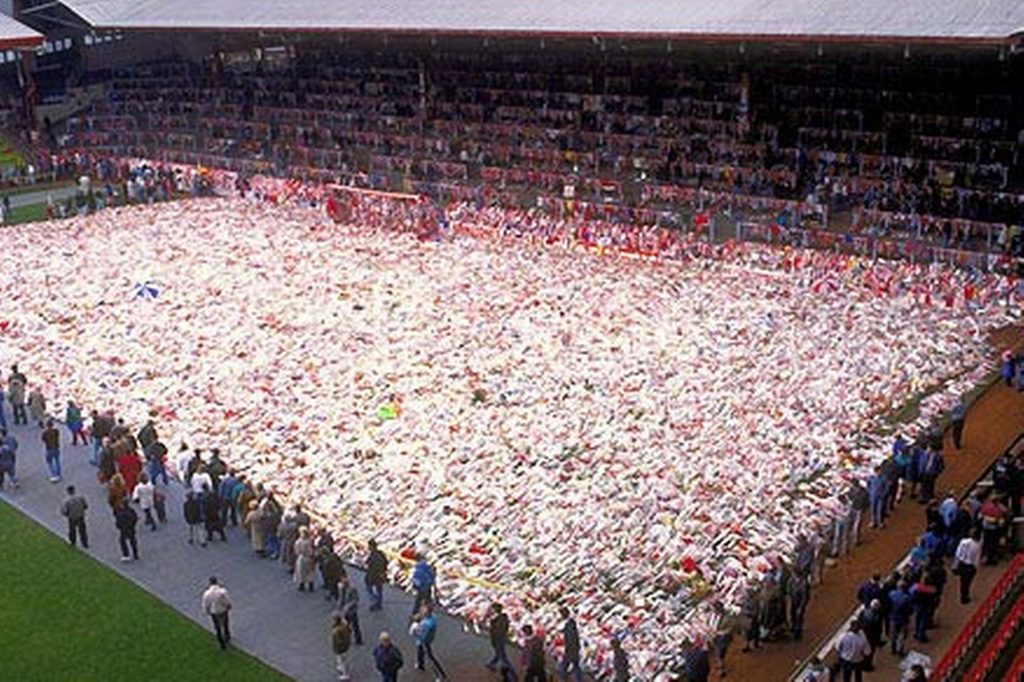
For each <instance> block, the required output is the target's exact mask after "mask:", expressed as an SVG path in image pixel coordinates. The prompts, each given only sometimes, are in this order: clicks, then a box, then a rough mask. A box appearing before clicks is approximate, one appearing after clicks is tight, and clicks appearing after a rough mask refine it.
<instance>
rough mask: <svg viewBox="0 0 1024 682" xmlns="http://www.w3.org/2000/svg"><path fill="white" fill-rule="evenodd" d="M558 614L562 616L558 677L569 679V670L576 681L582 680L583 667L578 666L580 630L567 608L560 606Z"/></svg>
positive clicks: (563, 679) (563, 680) (581, 681)
mask: <svg viewBox="0 0 1024 682" xmlns="http://www.w3.org/2000/svg"><path fill="white" fill-rule="evenodd" d="M559 615H561V616H562V642H563V644H562V646H563V648H564V651H563V653H562V660H561V661H559V662H558V679H560V680H562V682H565V680H568V679H569V673H570V672H571V673H572V675H573V677H574V678H575V679H576V682H583V669H582V667H581V666H580V631H579V628H578V627H577V626H576V620H575V619H574V618H573V617H572V614H571V613H570V612H569V609H568V608H566V607H564V606H563V607H561V608H560V609H559Z"/></svg>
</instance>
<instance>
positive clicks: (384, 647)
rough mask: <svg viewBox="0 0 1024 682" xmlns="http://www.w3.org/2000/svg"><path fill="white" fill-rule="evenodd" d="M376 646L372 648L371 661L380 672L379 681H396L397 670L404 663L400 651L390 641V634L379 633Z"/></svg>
mask: <svg viewBox="0 0 1024 682" xmlns="http://www.w3.org/2000/svg"><path fill="white" fill-rule="evenodd" d="M377 641H378V643H377V646H375V647H374V648H373V662H374V664H375V665H376V666H377V671H378V672H379V673H380V680H381V682H397V680H398V671H399V670H401V669H402V666H403V665H405V661H404V660H403V659H402V652H401V651H399V650H398V647H397V646H395V645H394V644H393V643H392V642H391V635H389V634H388V633H387V632H382V633H380V637H379V638H378V640H377Z"/></svg>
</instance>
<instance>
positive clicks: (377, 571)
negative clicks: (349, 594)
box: [363, 540, 388, 611]
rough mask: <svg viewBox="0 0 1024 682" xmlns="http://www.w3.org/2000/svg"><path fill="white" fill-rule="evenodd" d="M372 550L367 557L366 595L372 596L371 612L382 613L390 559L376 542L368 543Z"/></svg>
mask: <svg viewBox="0 0 1024 682" xmlns="http://www.w3.org/2000/svg"><path fill="white" fill-rule="evenodd" d="M367 546H368V547H369V549H370V554H369V556H367V557H366V574H365V575H364V577H363V582H365V583H366V593H367V594H368V595H369V596H370V610H371V611H380V610H381V609H382V608H384V583H386V582H387V580H388V558H387V557H386V556H384V552H382V551H380V548H379V547H377V541H376V540H370V541H369V542H368V543H367Z"/></svg>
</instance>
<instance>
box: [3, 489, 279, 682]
mask: <svg viewBox="0 0 1024 682" xmlns="http://www.w3.org/2000/svg"><path fill="white" fill-rule="evenodd" d="M0 547H4V548H5V549H4V550H3V555H2V557H0V585H3V597H2V599H0V679H3V680H18V681H19V682H34V681H35V680H39V681H40V682H43V681H49V680H74V681H75V682H85V681H91V680H95V681H96V682H100V681H102V682H108V681H110V680H168V681H169V682H170V681H172V680H175V681H176V680H188V679H194V680H218V682H232V681H235V680H237V681H239V682H242V681H245V682H263V681H264V680H266V681H273V682H285V681H286V680H287V679H288V678H287V677H285V676H284V675H281V674H280V673H278V672H276V671H274V670H273V669H271V668H269V667H268V666H266V665H264V664H262V663H260V662H259V661H257V660H256V659H254V658H252V657H250V656H248V655H246V654H244V653H242V652H240V651H238V650H236V649H229V650H228V651H226V652H222V651H220V650H219V649H218V648H217V643H216V641H215V640H214V637H213V634H212V633H211V632H207V631H204V630H203V629H202V628H200V627H199V626H198V625H197V624H195V623H193V622H192V621H190V620H188V619H187V618H185V617H184V616H182V615H180V614H179V613H177V612H176V611H173V610H172V609H171V608H170V607H169V606H167V605H166V604H164V603H163V602H161V601H159V600H158V599H157V598H156V597H154V596H152V595H150V594H149V593H147V592H145V591H143V590H142V589H140V588H139V587H137V586H135V585H134V584H132V583H131V582H129V581H127V580H125V579H124V578H122V577H120V576H119V575H117V574H116V573H114V572H113V571H111V570H109V569H108V568H106V567H105V566H103V565H102V564H100V563H98V562H96V561H94V560H93V559H91V558H90V557H88V556H87V555H85V554H83V553H81V552H80V551H79V550H74V549H71V548H70V547H68V546H67V544H66V543H65V542H63V541H62V540H61V539H59V538H58V537H56V536H55V535H53V534H52V533H50V532H49V531H47V530H46V529H44V528H42V527H41V526H39V525H37V524H36V523H34V522H32V521H30V520H29V519H27V518H26V517H24V516H22V515H21V514H20V513H19V512H17V511H15V510H13V509H12V508H11V507H9V506H8V505H7V504H4V503H0ZM196 599H199V595H198V594H197V595H196Z"/></svg>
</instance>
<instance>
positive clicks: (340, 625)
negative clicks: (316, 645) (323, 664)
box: [331, 614, 352, 682]
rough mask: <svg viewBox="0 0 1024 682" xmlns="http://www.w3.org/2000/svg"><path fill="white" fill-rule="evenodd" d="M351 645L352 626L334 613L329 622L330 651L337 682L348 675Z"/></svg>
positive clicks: (341, 681) (345, 678)
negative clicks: (332, 654) (332, 656)
mask: <svg viewBox="0 0 1024 682" xmlns="http://www.w3.org/2000/svg"><path fill="white" fill-rule="evenodd" d="M351 647H352V628H351V627H349V624H348V623H346V622H345V619H344V618H342V617H341V615H340V614H335V615H334V618H333V619H332V623H331V651H333V652H334V669H335V670H336V671H337V673H338V680H339V682H345V681H346V680H348V679H349V676H348V650H349V649H350V648H351Z"/></svg>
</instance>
